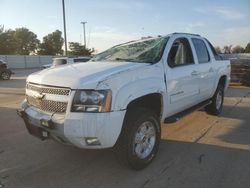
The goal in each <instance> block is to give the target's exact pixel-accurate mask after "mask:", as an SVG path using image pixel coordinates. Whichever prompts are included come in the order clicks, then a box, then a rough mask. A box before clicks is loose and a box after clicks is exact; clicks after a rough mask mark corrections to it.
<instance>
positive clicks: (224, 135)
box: [0, 70, 250, 188]
mask: <svg viewBox="0 0 250 188" xmlns="http://www.w3.org/2000/svg"><path fill="white" fill-rule="evenodd" d="M33 71H35V70H25V71H16V74H15V75H14V76H13V77H12V79H11V80H9V81H2V80H1V81H0V120H1V122H0V188H1V187H6V188H9V187H13V188H16V187H24V188H27V187H41V188H44V187H53V188H55V187H108V188H110V187H171V188H172V187H174V188H175V187H176V188H177V187H178V188H179V187H188V188H196V187H197V188H200V187H202V188H206V187H213V188H214V187H218V188H229V187H240V188H244V187H246V188H247V187H250V178H249V177H250V168H249V166H250V88H247V87H234V88H230V89H229V90H228V92H227V94H226V98H225V105H224V109H223V113H222V115H221V116H220V117H214V116H211V115H208V114H206V113H205V112H204V111H198V112H194V113H192V114H190V115H189V116H186V117H185V118H183V119H181V120H180V121H179V122H177V123H173V124H162V141H161V145H160V150H159V153H158V156H157V157H156V159H155V160H154V162H153V163H152V164H151V165H150V166H149V167H147V168H146V169H144V170H142V171H133V170H130V169H128V168H126V167H124V166H121V165H120V164H119V163H118V162H117V161H116V159H115V156H114V154H113V152H112V150H111V149H109V150H82V149H78V148H75V147H70V146H65V145H62V144H59V143H57V142H54V141H53V140H48V141H40V140H38V139H37V138H35V137H32V136H30V135H29V134H28V133H27V131H26V129H25V127H24V123H23V121H22V120H21V118H19V117H18V116H17V115H16V112H15V109H16V108H18V107H19V105H20V102H21V101H22V100H23V98H24V95H23V91H24V86H25V77H26V75H27V74H29V73H30V72H33Z"/></svg>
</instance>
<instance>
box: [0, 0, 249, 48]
mask: <svg viewBox="0 0 250 188" xmlns="http://www.w3.org/2000/svg"><path fill="white" fill-rule="evenodd" d="M65 6H66V22H67V38H68V41H70V42H71V41H72V42H83V34H82V25H81V24H80V22H81V21H87V22H88V23H87V24H86V34H87V46H88V47H94V48H95V49H97V50H98V51H99V52H100V51H102V50H104V49H106V48H108V47H111V46H113V45H115V44H118V43H121V42H126V41H130V40H133V39H139V38H141V37H142V36H148V35H151V36H156V35H158V34H160V35H166V34H169V33H172V32H191V33H198V34H201V35H203V36H205V37H207V38H208V39H209V40H210V41H211V42H212V43H213V44H214V45H215V46H221V47H223V46H224V45H230V44H232V45H236V44H239V45H242V46H243V47H245V46H246V44H247V43H248V42H250V0H238V1H237V0H209V1H206V0H203V1H202V0H174V1H172V0H171V1H170V0H151V1H150V0H88V1H85V0H65ZM0 7H1V9H0V25H4V26H5V29H9V28H11V29H15V28H17V27H27V28H29V29H30V30H31V31H33V32H34V33H36V34H37V36H38V38H39V39H40V40H42V37H43V36H45V35H46V34H48V33H50V32H53V31H55V30H56V29H59V30H61V31H63V20H62V1H61V0H0Z"/></svg>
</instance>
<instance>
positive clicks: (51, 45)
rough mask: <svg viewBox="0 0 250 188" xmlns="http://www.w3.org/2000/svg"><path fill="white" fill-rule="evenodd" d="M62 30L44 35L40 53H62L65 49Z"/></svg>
mask: <svg viewBox="0 0 250 188" xmlns="http://www.w3.org/2000/svg"><path fill="white" fill-rule="evenodd" d="M63 42H64V40H63V38H62V32H61V31H59V30H56V31H54V32H53V33H50V34H48V35H46V36H45V37H43V42H42V43H41V44H40V45H39V50H38V54H40V55H62V54H63V50H62V46H63Z"/></svg>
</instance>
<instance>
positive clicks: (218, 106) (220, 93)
mask: <svg viewBox="0 0 250 188" xmlns="http://www.w3.org/2000/svg"><path fill="white" fill-rule="evenodd" d="M223 102H224V87H223V86H222V85H219V86H218V87H217V89H216V91H215V94H214V96H213V98H212V103H211V104H210V105H208V106H207V107H206V111H207V112H208V113H209V114H212V115H219V114H220V113H221V112H222V106H223Z"/></svg>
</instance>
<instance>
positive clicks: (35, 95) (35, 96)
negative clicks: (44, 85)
mask: <svg viewBox="0 0 250 188" xmlns="http://www.w3.org/2000/svg"><path fill="white" fill-rule="evenodd" d="M33 97H34V98H35V99H38V100H42V99H43V98H44V97H45V94H43V93H36V94H34V95H33Z"/></svg>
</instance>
